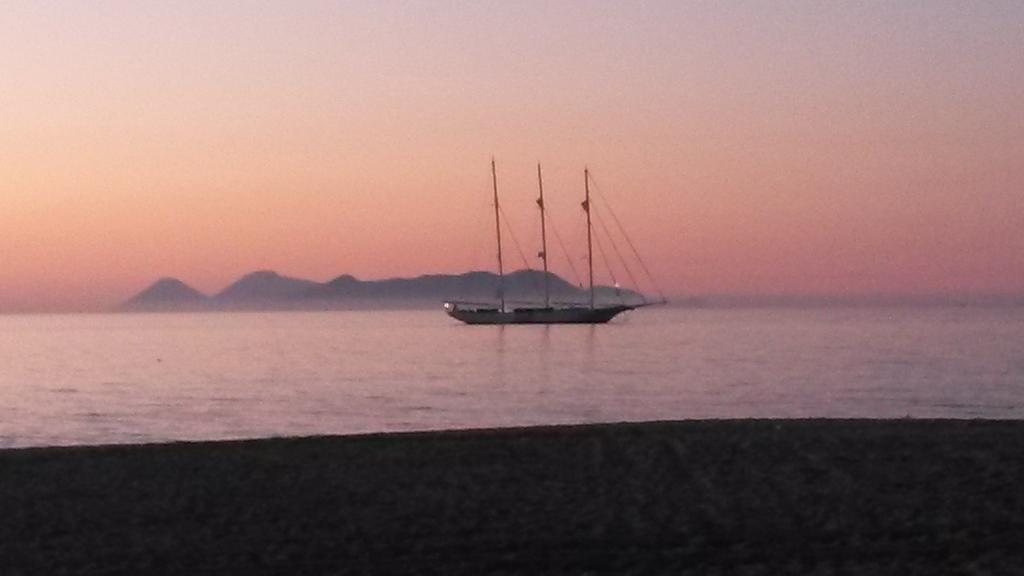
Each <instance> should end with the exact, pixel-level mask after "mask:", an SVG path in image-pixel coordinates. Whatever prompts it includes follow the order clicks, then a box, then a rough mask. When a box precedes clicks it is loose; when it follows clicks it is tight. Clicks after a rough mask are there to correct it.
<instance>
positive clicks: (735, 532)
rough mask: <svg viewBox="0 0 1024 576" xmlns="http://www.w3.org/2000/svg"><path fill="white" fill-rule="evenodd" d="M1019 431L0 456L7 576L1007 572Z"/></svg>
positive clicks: (659, 431)
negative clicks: (60, 575)
mask: <svg viewBox="0 0 1024 576" xmlns="http://www.w3.org/2000/svg"><path fill="white" fill-rule="evenodd" d="M1022 477H1024V421H1012V420H916V419H898V420H885V419H880V420H821V419H807V420H803V419H801V420H684V421H661V422H646V423H618V424H583V425H570V426H545V427H531V428H501V429H475V430H447V431H427V432H397V433H377V434H360V435H353V436H314V437H305V438H267V439H251V440H229V441H212V442H173V443H162V444H114V445H102V446H54V447H26V448H11V449H4V450H0V509H2V510H4V514H3V515H0V518H2V519H0V558H5V562H6V565H7V566H8V569H9V570H10V572H9V573H12V574H43V573H60V572H72V573H76V574H131V573H151V574H188V573H196V572H210V573H219V574H223V573H229V574H234V573H239V574H241V573H245V574H275V573H288V572H294V573H313V574H327V573H332V574H333V573H374V574H419V573H422V574H434V573H437V574H488V573H502V574H534V573H550V574H580V573H594V574H605V573H607V574H619V573H628V572H633V573H680V572H683V573H685V572H688V571H692V572H693V573H750V574H770V573H771V574H773V573H833V572H841V573H854V574H858V573H863V574H911V573H949V572H969V571H980V572H991V573H1007V572H1009V571H1017V570H1020V569H1021V567H1024V550H1021V549H1020V546H1019V544H1018V543H1019V542H1020V541H1024V488H1022V484H1021V482H1020V478H1022Z"/></svg>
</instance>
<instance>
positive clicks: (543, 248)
mask: <svg viewBox="0 0 1024 576" xmlns="http://www.w3.org/2000/svg"><path fill="white" fill-rule="evenodd" d="M537 188H539V189H540V198H538V199H537V205H538V206H540V257H541V259H542V260H543V261H544V307H545V308H550V307H551V286H550V284H551V282H550V281H549V280H548V231H547V226H546V225H545V222H544V180H543V179H541V176H540V163H539V162H538V163H537Z"/></svg>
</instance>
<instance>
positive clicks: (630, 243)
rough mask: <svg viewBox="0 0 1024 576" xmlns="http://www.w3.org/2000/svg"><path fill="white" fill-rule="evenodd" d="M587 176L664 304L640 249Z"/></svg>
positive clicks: (589, 175)
mask: <svg viewBox="0 0 1024 576" xmlns="http://www.w3.org/2000/svg"><path fill="white" fill-rule="evenodd" d="M587 176H588V178H590V181H591V182H592V183H593V184H594V191H595V192H597V194H596V196H597V197H598V198H600V199H601V202H603V203H604V206H605V208H607V209H608V213H609V214H610V215H611V217H612V220H613V221H614V222H615V226H616V227H617V228H618V229H619V232H620V233H621V234H622V236H623V238H625V239H626V243H627V244H629V248H630V249H631V250H632V251H633V255H634V256H636V260H637V262H639V263H640V268H642V269H643V271H644V274H645V275H646V276H647V280H648V281H649V282H650V283H651V286H652V287H653V288H654V290H655V292H657V293H658V297H659V298H661V303H662V304H664V303H666V302H668V300H667V299H666V298H665V293H664V292H663V291H662V290H661V287H660V286H658V282H657V281H656V280H655V279H654V276H653V275H652V274H651V271H650V269H649V268H648V267H647V264H646V263H645V262H644V259H643V258H642V257H641V256H640V251H639V250H637V248H636V244H634V243H633V240H632V238H630V236H629V234H628V233H627V232H626V229H625V227H623V226H622V222H621V221H620V220H619V217H618V216H617V215H616V214H615V210H613V209H612V205H611V203H610V202H609V201H608V198H607V197H606V196H605V194H604V192H602V191H601V187H600V186H599V185H598V183H597V180H595V179H594V176H593V175H592V174H590V173H589V172H588V173H587Z"/></svg>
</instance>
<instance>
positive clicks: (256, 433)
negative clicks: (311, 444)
mask: <svg viewBox="0 0 1024 576" xmlns="http://www.w3.org/2000/svg"><path fill="white" fill-rule="evenodd" d="M805 416H812V417H829V418H833V417H834V418H841V417H842V418H845V417H869V418H889V417H906V416H909V417H913V418H931V417H951V418H1022V417H1024V309H1021V308H918V309H902V308H874V309H872V308H851V309H839V310H822V309H718V310H708V309H682V308H655V309H648V310H642V311H637V312H634V313H632V314H630V315H627V317H625V318H624V319H623V320H621V321H616V322H615V323H612V324H609V325H606V326H550V327H541V326H511V327H504V328H502V327H490V326H477V327H471V326H463V325H460V324H457V323H455V322H454V321H452V320H450V319H448V318H447V317H445V316H444V315H443V313H442V311H441V310H440V309H438V310H436V311H413V312H410V311H402V312H317V313H267V314H259V313H254V314H247V313H231V314H194V315H189V314H180V315H179V314H157V315H127V314H125V315H77V316H46V315H40V316H0V447H12V446H40V445H56V444H101V443H134V442H154V441H166V440H197V439H223V438H249V437H264V436H289V435H311V434H339V433H355V432H375V431H394V430H425V429H442V428H466V427H493V426H518V425H528V424H554V423H584V422H614V421H627V420H632V421H638V420H655V419H681V418H746V417H757V418H783V417H805Z"/></svg>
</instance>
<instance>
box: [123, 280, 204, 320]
mask: <svg viewBox="0 0 1024 576" xmlns="http://www.w3.org/2000/svg"><path fill="white" fill-rule="evenodd" d="M209 305H210V299H209V298H208V297H207V296H206V295H205V294H203V293H202V292H200V291H198V290H196V289H195V288H193V287H191V286H189V285H188V284H185V283H184V282H182V281H181V280H178V279H177V278H161V279H160V280H157V281H156V282H154V283H153V284H152V285H151V286H149V287H148V288H146V289H145V290H143V291H142V292H139V293H138V294H136V295H135V296H134V297H132V298H131V299H129V300H128V301H127V302H125V303H124V304H122V306H121V308H122V309H124V310H133V311H154V312H156V311H161V310H168V311H169V310H200V309H205V308H207V307H209Z"/></svg>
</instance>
